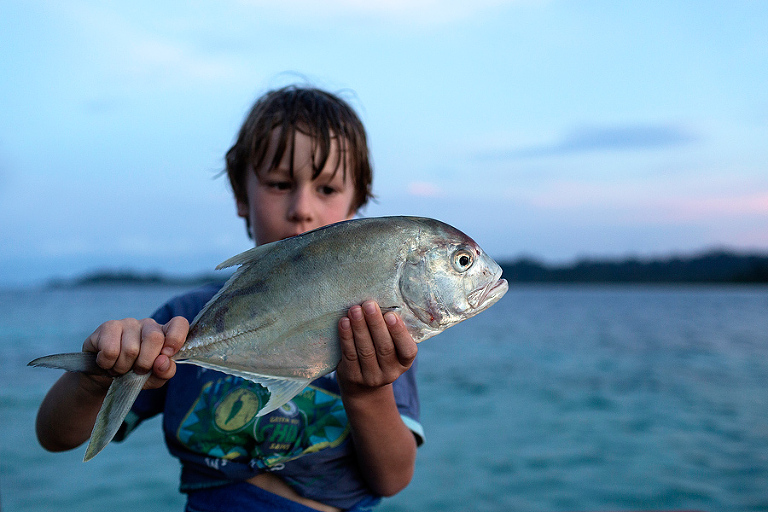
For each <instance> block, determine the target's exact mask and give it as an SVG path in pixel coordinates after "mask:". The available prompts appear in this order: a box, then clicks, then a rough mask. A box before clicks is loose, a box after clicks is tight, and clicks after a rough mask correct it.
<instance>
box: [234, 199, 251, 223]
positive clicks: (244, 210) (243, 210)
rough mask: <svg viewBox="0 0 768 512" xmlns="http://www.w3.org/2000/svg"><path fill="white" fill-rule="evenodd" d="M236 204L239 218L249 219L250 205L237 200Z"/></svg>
mask: <svg viewBox="0 0 768 512" xmlns="http://www.w3.org/2000/svg"><path fill="white" fill-rule="evenodd" d="M236 204H237V216H238V217H242V218H244V219H247V218H248V217H249V215H250V208H248V203H244V202H243V201H240V200H237V201H236Z"/></svg>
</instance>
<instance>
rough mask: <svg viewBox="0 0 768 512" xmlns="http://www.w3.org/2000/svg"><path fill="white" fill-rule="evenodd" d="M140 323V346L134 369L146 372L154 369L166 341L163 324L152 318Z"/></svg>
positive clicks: (142, 372) (140, 372) (137, 371)
mask: <svg viewBox="0 0 768 512" xmlns="http://www.w3.org/2000/svg"><path fill="white" fill-rule="evenodd" d="M140 325H141V331H140V332H141V334H140V348H139V354H138V356H137V357H136V361H135V363H134V364H133V370H134V371H135V372H136V373H138V374H144V373H147V372H149V371H150V370H151V369H152V366H153V365H154V364H155V359H156V358H157V356H158V355H160V350H161V349H162V348H163V343H164V342H165V333H164V332H163V328H162V326H161V325H160V324H158V323H157V322H155V321H154V320H152V319H151V318H147V319H145V320H142V321H141V324H140Z"/></svg>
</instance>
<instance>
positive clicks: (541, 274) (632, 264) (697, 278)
mask: <svg viewBox="0 0 768 512" xmlns="http://www.w3.org/2000/svg"><path fill="white" fill-rule="evenodd" d="M499 265H501V268H502V269H503V270H504V278H505V279H507V280H508V281H510V282H511V283H658V284H664V283H700V284H706V283H709V284H718V283H719V284H727V283H732V284H737V283H768V255H761V254H737V253H734V252H729V251H725V250H718V251H710V252H706V253H703V254H699V255H695V256H672V257H667V258H656V259H640V258H624V259H620V260H609V259H580V260H578V261H576V262H574V263H571V264H564V265H551V264H546V263H543V262H541V261H539V260H536V259H533V258H525V257H521V258H517V259H512V260H506V261H500V262H499ZM227 277H229V274H228V273H221V272H217V273H207V274H199V275H193V276H181V277H174V276H168V275H164V274H162V273H160V272H139V271H132V270H100V271H95V272H90V273H87V274H84V275H82V276H80V277H75V278H72V279H53V280H51V281H49V282H48V285H49V286H50V287H53V288H62V287H83V286H113V285H136V286H153V285H173V286H195V285H200V284H205V283H210V282H223V281H224V280H226V278H227Z"/></svg>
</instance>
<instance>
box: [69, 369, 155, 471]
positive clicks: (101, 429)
mask: <svg viewBox="0 0 768 512" xmlns="http://www.w3.org/2000/svg"><path fill="white" fill-rule="evenodd" d="M149 376H150V374H149V373H147V374H145V375H138V374H136V373H134V372H128V373H126V374H125V375H123V376H121V377H118V378H116V379H115V380H114V381H112V384H111V385H110V386H109V391H107V396H106V397H105V398H104V403H103V404H102V405H101V410H99V415H98V416H97V417H96V423H95V424H94V426H93V431H92V432H91V440H90V442H89V443H88V448H86V450H85V457H84V458H83V462H87V461H89V460H91V459H92V458H93V457H95V456H96V454H98V453H99V452H100V451H101V450H103V449H104V447H105V446H107V445H108V444H109V442H110V441H111V440H112V438H113V437H115V434H117V431H118V430H119V429H120V426H121V425H122V424H123V420H124V419H125V417H126V415H127V414H128V411H130V410H131V406H132V405H133V402H135V401H136V397H137V396H138V395H139V392H140V391H141V389H142V388H143V387H144V383H145V382H147V380H148V379H149Z"/></svg>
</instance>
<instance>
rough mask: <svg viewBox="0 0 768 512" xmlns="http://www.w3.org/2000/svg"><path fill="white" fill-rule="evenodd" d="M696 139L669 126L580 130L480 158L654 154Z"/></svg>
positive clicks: (489, 153)
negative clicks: (554, 139) (586, 153)
mask: <svg viewBox="0 0 768 512" xmlns="http://www.w3.org/2000/svg"><path fill="white" fill-rule="evenodd" d="M698 140H699V137H698V136H697V135H695V134H693V133H692V132H690V131H688V130H686V129H684V128H682V127H679V126H676V125H672V124H657V125H625V126H609V127H580V128H576V129H573V130H572V131H571V132H569V133H567V134H565V135H564V136H563V137H561V138H560V140H559V141H556V142H554V143H552V144H541V145H532V146H527V147H521V148H517V149H510V150H497V151H487V152H484V153H483V154H481V155H480V156H481V157H482V158H487V159H518V158H538V157H551V156H565V155H570V154H574V153H585V152H591V151H653V150H658V149H666V148H671V147H677V146H683V145H686V144H690V143H692V142H696V141H698Z"/></svg>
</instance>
